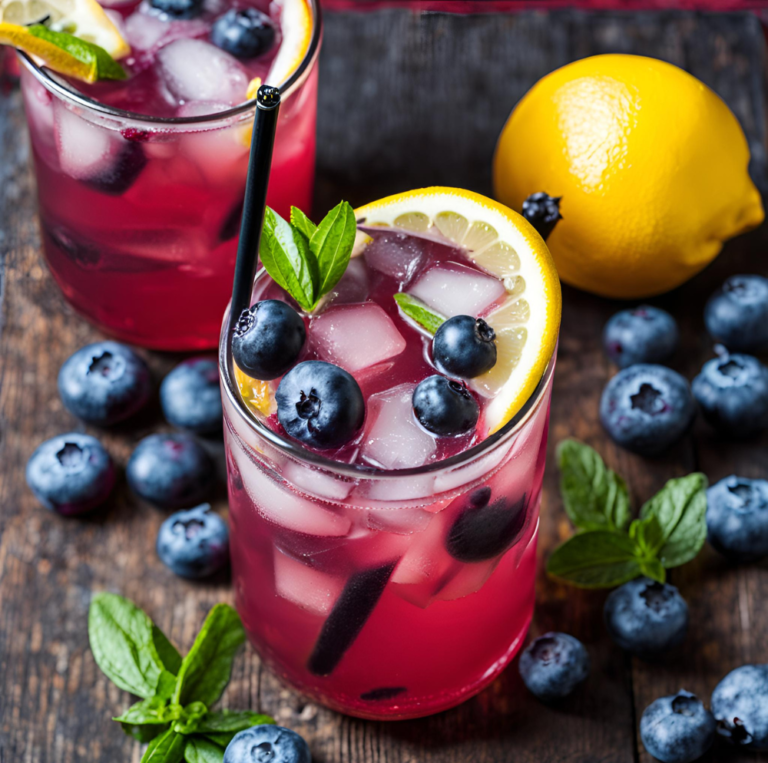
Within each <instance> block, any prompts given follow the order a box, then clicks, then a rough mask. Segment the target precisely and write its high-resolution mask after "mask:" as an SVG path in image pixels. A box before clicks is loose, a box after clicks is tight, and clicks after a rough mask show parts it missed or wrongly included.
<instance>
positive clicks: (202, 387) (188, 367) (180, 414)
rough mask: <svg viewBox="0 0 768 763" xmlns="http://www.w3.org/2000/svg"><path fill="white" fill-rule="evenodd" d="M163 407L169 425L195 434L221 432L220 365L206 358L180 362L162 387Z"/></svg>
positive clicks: (161, 398) (161, 399)
mask: <svg viewBox="0 0 768 763" xmlns="http://www.w3.org/2000/svg"><path fill="white" fill-rule="evenodd" d="M160 404H161V405H162V407H163V413H164V414H165V418H166V419H167V420H168V423H169V424H172V425H173V426H175V427H179V429H188V430H189V431H190V432H194V433H195V434H215V433H216V432H220V431H221V423H222V415H223V414H222V408H221V387H220V386H219V366H218V363H217V362H216V361H215V360H212V359H211V358H206V357H200V358H190V359H189V360H185V361H184V362H183V363H180V364H179V365H178V366H176V368H174V369H173V371H171V373H169V374H168V376H166V377H165V379H163V383H162V384H161V385H160Z"/></svg>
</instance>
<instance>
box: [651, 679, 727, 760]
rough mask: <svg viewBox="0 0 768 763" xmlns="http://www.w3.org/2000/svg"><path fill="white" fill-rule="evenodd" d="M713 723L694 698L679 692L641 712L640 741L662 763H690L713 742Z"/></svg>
mask: <svg viewBox="0 0 768 763" xmlns="http://www.w3.org/2000/svg"><path fill="white" fill-rule="evenodd" d="M715 728H716V724H715V719H714V718H713V717H712V713H710V712H709V710H707V709H706V708H705V707H704V705H703V704H702V703H701V700H699V699H698V698H697V697H695V696H694V695H693V694H690V693H689V692H687V691H683V690H682V689H681V690H680V691H679V692H678V693H677V694H674V695H672V696H671V697H661V698H660V699H657V700H656V701H655V702H652V703H651V704H650V705H648V707H646V708H645V712H644V713H643V717H642V718H641V719H640V737H641V738H642V740H643V744H644V745H645V749H646V750H647V751H648V752H649V753H650V754H651V755H653V757H654V758H656V759H657V760H660V761H662V763H692V761H694V760H698V759H699V758H700V757H701V756H702V755H703V754H704V753H705V752H706V751H707V750H708V749H709V748H710V747H711V746H712V743H713V742H714V741H715Z"/></svg>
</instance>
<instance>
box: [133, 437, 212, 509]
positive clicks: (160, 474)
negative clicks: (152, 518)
mask: <svg viewBox="0 0 768 763" xmlns="http://www.w3.org/2000/svg"><path fill="white" fill-rule="evenodd" d="M125 472H126V476H127V477H128V484H129V485H130V487H131V489H132V490H133V492H134V493H136V494H137V495H138V496H139V497H140V498H143V499H144V500H145V501H147V502H149V503H152V504H155V506H159V507H160V508H163V509H183V508H188V507H190V506H196V505H197V504H199V503H201V502H202V501H204V500H205V499H206V498H207V497H208V495H209V494H210V492H211V490H212V488H213V481H214V465H213V461H212V460H211V457H210V456H209V455H208V454H207V453H206V452H205V450H204V449H203V448H202V446H201V445H200V444H199V443H198V442H197V440H195V439H194V438H193V437H192V436H191V435H188V434H183V433H174V434H153V435H149V437H145V438H144V439H143V440H142V441H141V442H140V443H139V444H138V445H137V446H136V449H135V450H134V451H133V453H132V454H131V458H130V460H129V461H128V466H127V467H126V470H125Z"/></svg>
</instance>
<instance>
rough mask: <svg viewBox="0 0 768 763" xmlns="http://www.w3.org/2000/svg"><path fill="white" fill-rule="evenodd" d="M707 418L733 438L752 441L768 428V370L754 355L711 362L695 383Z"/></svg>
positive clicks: (737, 356)
mask: <svg viewBox="0 0 768 763" xmlns="http://www.w3.org/2000/svg"><path fill="white" fill-rule="evenodd" d="M692 386H693V394H694V396H695V397H696V400H697V401H698V403H699V407H700V408H701V412H702V413H703V414H704V418H705V419H706V420H707V421H708V422H709V423H710V424H711V425H712V426H713V427H715V429H718V430H720V431H721V432H722V433H723V434H727V435H729V436H731V437H748V436H749V435H751V434H754V433H755V432H759V431H760V430H762V429H765V428H766V427H767V426H768V368H766V367H765V366H764V365H763V364H762V363H761V362H760V361H759V360H757V358H753V357H752V356H751V355H725V356H723V357H720V358H714V359H713V360H708V361H707V362H706V363H705V364H704V366H703V368H702V369H701V373H700V374H699V375H698V376H697V377H696V378H695V379H694V380H693V385H692Z"/></svg>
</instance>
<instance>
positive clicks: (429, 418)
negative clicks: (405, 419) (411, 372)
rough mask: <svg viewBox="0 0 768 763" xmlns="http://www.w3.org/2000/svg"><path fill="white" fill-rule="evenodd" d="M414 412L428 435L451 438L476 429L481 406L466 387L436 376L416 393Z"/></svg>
mask: <svg viewBox="0 0 768 763" xmlns="http://www.w3.org/2000/svg"><path fill="white" fill-rule="evenodd" d="M413 412H414V414H415V416H416V419H417V420H418V422H419V423H420V424H421V425H422V426H423V427H424V429H426V430H427V431H428V432H432V434H436V435H437V436H438V437H450V436H452V435H460V434H465V433H466V432H470V431H471V430H473V429H474V428H475V425H476V424H477V419H478V417H479V416H480V406H479V405H478V404H477V401H476V400H475V398H474V397H472V394H471V393H470V391H469V390H468V389H467V387H466V385H464V384H459V382H456V381H451V380H450V379H446V378H445V377H444V376H438V375H437V374H435V375H434V376H429V377H428V378H426V379H424V381H422V382H420V383H419V385H418V386H417V387H416V389H415V390H414V391H413Z"/></svg>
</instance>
